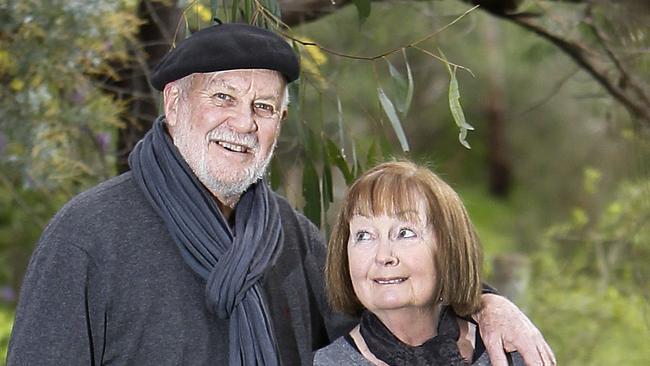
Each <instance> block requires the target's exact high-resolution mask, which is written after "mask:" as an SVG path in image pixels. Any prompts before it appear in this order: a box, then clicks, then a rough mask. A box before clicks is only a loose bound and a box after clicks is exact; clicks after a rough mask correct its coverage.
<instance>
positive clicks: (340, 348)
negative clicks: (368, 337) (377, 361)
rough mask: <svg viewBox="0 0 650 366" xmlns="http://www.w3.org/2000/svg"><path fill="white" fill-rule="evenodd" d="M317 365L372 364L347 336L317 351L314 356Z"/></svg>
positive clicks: (367, 365) (368, 365) (362, 365)
mask: <svg viewBox="0 0 650 366" xmlns="http://www.w3.org/2000/svg"><path fill="white" fill-rule="evenodd" d="M314 365H316V366H340V365H361V366H370V365H372V364H371V363H370V362H369V361H368V360H366V358H365V357H363V356H362V355H361V353H359V351H357V350H356V349H355V348H354V347H353V346H352V345H351V344H350V342H349V341H348V340H347V339H345V337H340V338H338V339H337V340H335V341H334V342H332V343H331V344H330V345H329V346H327V347H325V348H321V349H320V350H318V351H316V355H315V356H314Z"/></svg>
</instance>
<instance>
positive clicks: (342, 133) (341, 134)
mask: <svg viewBox="0 0 650 366" xmlns="http://www.w3.org/2000/svg"><path fill="white" fill-rule="evenodd" d="M336 111H337V112H338V122H339V139H340V142H339V143H340V144H341V155H343V158H345V129H344V128H343V106H342V105H341V99H340V98H339V97H338V96H336Z"/></svg>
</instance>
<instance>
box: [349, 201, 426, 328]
mask: <svg viewBox="0 0 650 366" xmlns="http://www.w3.org/2000/svg"><path fill="white" fill-rule="evenodd" d="M413 213H414V215H413V214H411V215H400V216H405V217H406V216H416V217H417V220H407V219H400V218H398V217H394V216H371V217H367V216H362V215H355V216H353V217H352V220H350V238H349V240H348V258H349V263H350V277H351V279H352V286H353V287H354V291H355V293H356V294H357V297H358V298H359V301H361V303H362V304H363V306H364V307H365V308H366V309H368V310H370V311H371V312H373V313H375V314H376V315H381V314H382V313H384V312H390V311H396V310H399V311H403V310H413V311H425V312H426V311H431V309H432V308H433V304H434V303H435V300H434V293H435V291H436V289H435V287H436V271H435V265H434V260H433V255H434V251H435V247H436V239H435V236H434V233H433V229H432V228H431V226H430V225H427V224H426V222H427V221H426V216H425V215H424V210H422V209H418V210H417V211H416V212H413Z"/></svg>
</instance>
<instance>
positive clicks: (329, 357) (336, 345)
mask: <svg viewBox="0 0 650 366" xmlns="http://www.w3.org/2000/svg"><path fill="white" fill-rule="evenodd" d="M508 355H509V357H508V364H509V365H512V366H524V360H523V358H522V357H521V355H519V353H517V352H514V353H510V354H508ZM341 365H349V366H372V365H373V364H372V363H371V362H370V361H368V360H367V359H366V358H365V357H363V355H362V354H361V353H360V352H359V351H357V350H356V349H355V348H354V347H352V346H351V345H350V343H348V341H347V340H345V338H343V337H340V338H338V339H337V340H335V341H334V342H332V344H330V345H329V346H327V347H325V348H323V349H321V350H319V351H318V352H316V356H315V357H314V366H341ZM404 366H406V365H404ZM472 366H490V357H489V356H488V354H487V352H483V353H482V354H481V355H480V357H479V358H478V359H477V360H476V361H474V363H472Z"/></svg>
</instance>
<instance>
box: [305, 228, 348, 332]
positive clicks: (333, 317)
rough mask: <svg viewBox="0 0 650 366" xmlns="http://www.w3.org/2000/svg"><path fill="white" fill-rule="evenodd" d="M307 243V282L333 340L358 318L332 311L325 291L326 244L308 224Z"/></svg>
mask: <svg viewBox="0 0 650 366" xmlns="http://www.w3.org/2000/svg"><path fill="white" fill-rule="evenodd" d="M308 227H309V243H310V247H311V251H312V253H311V256H310V258H309V259H310V260H311V261H313V262H312V263H307V265H306V267H307V268H308V269H309V270H308V271H307V276H308V277H309V282H310V283H312V286H313V287H314V292H315V293H316V297H317V299H318V303H319V307H320V311H321V314H323V318H324V320H325V326H326V328H327V333H328V337H329V339H330V341H333V340H335V339H337V338H339V337H341V336H343V335H344V334H347V333H348V332H349V331H350V330H351V329H352V328H353V327H354V326H356V325H357V324H358V323H359V320H358V319H356V318H353V317H351V316H349V315H346V314H342V313H338V312H335V311H333V310H332V309H331V308H330V306H329V302H328V300H327V294H326V293H325V278H324V277H325V275H324V272H325V260H326V257H327V245H326V244H325V239H324V238H323V235H322V234H321V232H320V231H319V230H318V229H317V228H316V226H314V225H312V224H309V225H308Z"/></svg>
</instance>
